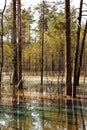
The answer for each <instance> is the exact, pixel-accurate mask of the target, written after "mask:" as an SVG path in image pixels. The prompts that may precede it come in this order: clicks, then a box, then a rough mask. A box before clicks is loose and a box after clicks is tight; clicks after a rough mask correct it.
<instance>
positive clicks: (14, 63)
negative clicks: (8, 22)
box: [12, 0, 18, 85]
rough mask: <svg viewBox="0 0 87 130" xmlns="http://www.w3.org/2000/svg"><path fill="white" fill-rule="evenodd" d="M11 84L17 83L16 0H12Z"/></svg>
mask: <svg viewBox="0 0 87 130" xmlns="http://www.w3.org/2000/svg"><path fill="white" fill-rule="evenodd" d="M12 37H13V69H14V70H13V71H14V72H13V84H14V85H15V84H17V83H18V74H17V42H16V38H17V36H16V0H13V36H12Z"/></svg>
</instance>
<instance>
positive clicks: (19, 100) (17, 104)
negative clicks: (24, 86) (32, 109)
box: [11, 87, 25, 115]
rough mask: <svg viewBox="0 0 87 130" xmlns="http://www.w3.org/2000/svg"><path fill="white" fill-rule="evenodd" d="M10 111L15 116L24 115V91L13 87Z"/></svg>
mask: <svg viewBox="0 0 87 130" xmlns="http://www.w3.org/2000/svg"><path fill="white" fill-rule="evenodd" d="M11 110H12V112H13V114H16V115H21V114H24V112H25V97H24V91H23V90H20V89H18V88H15V87H14V89H13V96H12V106H11Z"/></svg>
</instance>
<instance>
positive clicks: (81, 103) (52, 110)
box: [0, 87, 87, 130]
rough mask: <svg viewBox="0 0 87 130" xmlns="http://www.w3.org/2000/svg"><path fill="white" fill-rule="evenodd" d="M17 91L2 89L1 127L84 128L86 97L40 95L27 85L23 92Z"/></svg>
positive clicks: (27, 129) (25, 129)
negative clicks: (54, 97) (53, 98)
mask: <svg viewBox="0 0 87 130" xmlns="http://www.w3.org/2000/svg"><path fill="white" fill-rule="evenodd" d="M16 93H17V91H13V90H11V88H10V87H9V88H8V89H7V88H6V87H5V88H3V89H2V93H1V95H2V99H1V105H0V130H87V100H86V99H85V100H83V99H80V100H76V101H75V100H73V101H71V100H66V99H64V98H58V99H57V100H52V99H51V98H50V97H48V98H46V97H45V98H41V97H40V96H38V94H39V92H35V90H31V95H30V89H29V88H28V90H25V95H24V92H23V91H21V92H20V93H19V92H18V94H16ZM26 93H29V95H28V94H27V95H26ZM32 93H33V94H32ZM35 94H36V96H35ZM48 96H49V95H48Z"/></svg>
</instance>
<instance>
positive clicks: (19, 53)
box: [18, 0, 23, 89]
mask: <svg viewBox="0 0 87 130" xmlns="http://www.w3.org/2000/svg"><path fill="white" fill-rule="evenodd" d="M21 32H22V31H21V0H18V61H19V62H18V63H19V64H18V65H19V66H18V67H19V82H20V84H19V89H23V85H22V51H21V49H22V47H21V44H22V34H21Z"/></svg>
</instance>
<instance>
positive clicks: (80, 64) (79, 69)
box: [77, 21, 87, 84]
mask: <svg viewBox="0 0 87 130" xmlns="http://www.w3.org/2000/svg"><path fill="white" fill-rule="evenodd" d="M86 31H87V21H86V24H85V30H84V34H83V40H82V47H81V52H80V60H79V67H78V74H77V76H78V77H77V83H78V84H79V78H80V72H81V66H82V56H83V51H84V44H85V38H86Z"/></svg>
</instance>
